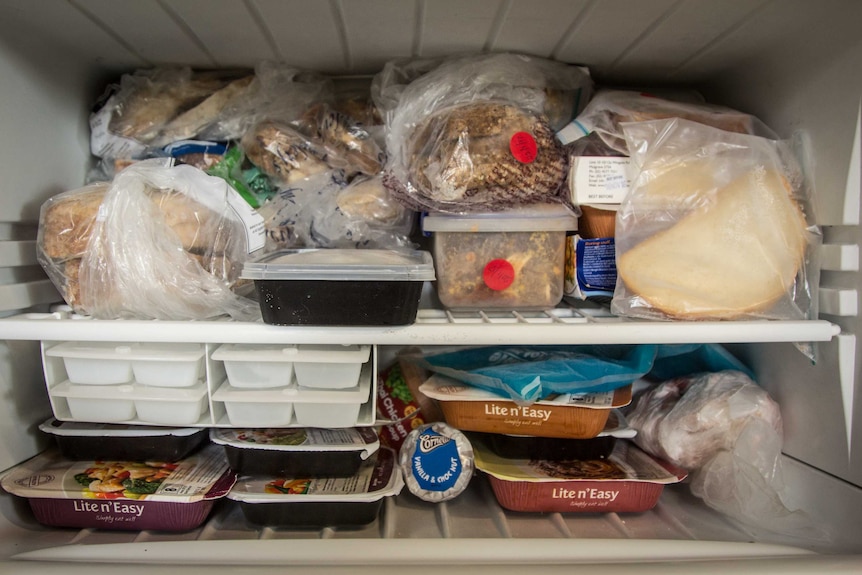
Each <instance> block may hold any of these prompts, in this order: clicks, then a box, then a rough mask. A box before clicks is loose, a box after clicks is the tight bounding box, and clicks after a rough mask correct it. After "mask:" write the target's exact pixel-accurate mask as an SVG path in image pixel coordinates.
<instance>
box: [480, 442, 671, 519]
mask: <svg viewBox="0 0 862 575" xmlns="http://www.w3.org/2000/svg"><path fill="white" fill-rule="evenodd" d="M474 452H475V460H476V468H477V469H479V470H480V471H482V472H484V473H486V474H487V475H488V477H489V480H490V483H491V489H492V490H493V491H494V496H495V497H496V499H497V502H498V503H499V504H500V505H501V506H502V507H504V508H505V509H510V510H512V511H526V512H533V513H572V512H579V513H640V512H643V511H647V510H649V509H652V508H653V507H654V506H655V504H656V503H657V502H658V499H659V496H661V493H662V491H663V490H664V486H665V485H668V484H671V483H678V482H680V481H682V480H683V479H685V477H686V472H685V471H683V470H681V469H678V468H676V467H674V466H672V465H670V464H668V463H665V462H662V461H659V460H657V459H654V458H653V457H652V456H650V455H648V454H647V453H645V452H643V451H641V450H640V449H639V448H638V447H637V446H635V445H634V444H633V443H631V442H629V441H620V442H618V443H617V445H616V447H615V448H614V451H613V453H611V455H610V456H608V457H607V458H606V459H570V460H562V461H548V460H544V459H536V458H524V459H504V458H501V457H499V456H497V455H495V454H493V453H492V452H491V451H490V450H489V449H488V448H487V447H486V446H485V445H484V443H483V442H482V441H481V440H477V441H475V442H474Z"/></svg>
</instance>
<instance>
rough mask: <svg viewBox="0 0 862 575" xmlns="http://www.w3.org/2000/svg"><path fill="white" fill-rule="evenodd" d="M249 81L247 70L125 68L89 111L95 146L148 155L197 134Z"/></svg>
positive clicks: (120, 154)
mask: <svg viewBox="0 0 862 575" xmlns="http://www.w3.org/2000/svg"><path fill="white" fill-rule="evenodd" d="M250 81H251V76H250V75H249V74H248V73H247V72H242V71H240V72H234V71H207V72H194V71H192V70H191V69H190V68H152V69H146V70H137V71H136V72H134V73H133V74H126V75H124V76H122V77H121V78H120V83H119V86H113V87H112V88H111V89H110V92H109V95H108V97H106V98H105V102H104V105H102V106H101V107H100V108H99V109H98V110H97V111H96V112H94V113H93V115H92V116H91V117H90V127H91V135H90V148H91V151H92V153H93V154H94V155H95V156H98V157H102V158H143V157H145V156H146V154H147V150H148V148H158V147H161V146H164V145H166V144H169V143H171V142H173V141H177V140H184V139H188V138H192V137H194V136H195V135H196V134H197V133H198V132H199V131H200V130H201V129H203V128H204V127H205V126H207V125H208V124H209V123H211V122H213V121H215V119H216V117H217V115H218V113H219V111H220V109H221V108H222V107H224V106H225V105H226V104H228V103H230V102H233V101H235V100H237V99H239V97H240V96H242V95H243V93H244V90H245V88H246V87H247V86H248V84H249V82H250Z"/></svg>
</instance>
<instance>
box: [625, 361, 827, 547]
mask: <svg viewBox="0 0 862 575" xmlns="http://www.w3.org/2000/svg"><path fill="white" fill-rule="evenodd" d="M627 417H628V420H629V424H630V425H631V426H632V427H633V428H635V429H637V432H638V433H637V436H636V437H635V442H636V443H637V444H638V445H639V446H640V447H641V448H643V449H644V450H645V451H647V452H648V453H651V454H652V455H654V456H656V457H659V458H662V459H664V460H666V461H668V462H670V463H672V464H674V465H679V466H681V467H683V468H686V469H688V470H689V471H690V472H691V475H690V478H691V489H692V493H694V494H695V495H696V496H697V497H700V498H702V499H703V500H704V502H705V503H706V504H707V505H709V506H710V507H712V508H713V509H717V510H718V511H721V512H723V513H726V514H727V515H729V516H731V517H734V518H735V519H737V520H740V521H742V522H744V523H747V524H749V525H755V526H758V527H763V528H767V529H770V530H772V531H775V532H783V533H788V534H792V535H797V536H804V537H815V538H819V537H822V536H823V534H822V533H820V532H819V531H818V530H817V529H816V528H815V527H814V526H812V525H811V524H810V523H809V522H808V520H807V518H806V516H805V515H804V514H803V513H801V512H799V511H792V510H790V509H788V508H787V507H786V506H785V504H784V503H783V502H782V493H783V491H784V489H785V487H784V483H783V480H782V476H781V459H780V457H781V445H782V422H781V413H780V411H779V407H778V404H777V403H775V401H773V400H772V398H771V397H769V394H768V393H767V392H766V391H764V390H763V389H762V388H761V387H759V386H758V385H757V384H756V383H755V382H754V381H753V380H752V379H751V378H749V377H748V376H747V375H745V374H744V373H742V372H739V371H732V370H729V371H720V372H715V373H702V374H697V375H693V376H689V377H683V378H677V379H672V380H669V381H665V382H663V383H661V384H659V385H657V386H655V387H653V388H651V389H649V390H648V391H646V392H644V393H643V394H641V395H640V396H639V397H638V398H637V400H636V403H635V404H634V407H633V408H632V409H631V410H630V412H629V413H628V414H627Z"/></svg>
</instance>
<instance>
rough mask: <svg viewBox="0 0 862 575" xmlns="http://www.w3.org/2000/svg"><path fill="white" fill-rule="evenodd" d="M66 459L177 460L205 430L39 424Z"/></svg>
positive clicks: (195, 445)
mask: <svg viewBox="0 0 862 575" xmlns="http://www.w3.org/2000/svg"><path fill="white" fill-rule="evenodd" d="M39 429H40V430H41V431H42V432H43V433H47V434H48V435H50V436H52V437H53V438H54V440H55V441H56V443H57V447H58V448H59V449H60V453H62V454H63V456H64V457H66V458H68V459H77V460H85V459H101V460H105V459H117V460H121V461H126V460H128V461H146V460H161V461H177V460H179V459H182V458H184V457H186V456H187V455H189V454H190V453H192V452H194V451H195V450H196V449H198V448H199V447H201V446H202V445H204V444H205V443H207V438H208V437H209V433H208V432H207V430H206V429H201V428H198V427H148V426H144V425H121V424H110V423H87V422H79V421H58V420H56V419H54V418H51V419H49V420H47V421H45V422H44V423H42V424H41V425H39Z"/></svg>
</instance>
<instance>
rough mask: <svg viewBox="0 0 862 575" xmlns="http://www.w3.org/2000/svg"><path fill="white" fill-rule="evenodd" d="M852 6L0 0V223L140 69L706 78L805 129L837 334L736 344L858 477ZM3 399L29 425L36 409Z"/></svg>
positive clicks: (28, 218) (800, 423) (34, 191)
mask: <svg viewBox="0 0 862 575" xmlns="http://www.w3.org/2000/svg"><path fill="white" fill-rule="evenodd" d="M859 22H862V2H857V1H855V0H825V1H824V0H820V1H816V0H773V1H768V0H723V1H721V2H718V1H709V0H650V1H643V0H601V1H599V0H487V1H473V2H465V1H461V0H412V1H401V0H328V1H322V0H246V1H244V2H239V1H236V0H138V1H134V2H131V1H122V2H117V1H115V0H36V1H27V0H0V169H2V174H3V176H2V179H0V182H2V183H0V185H2V187H3V190H2V192H0V214H2V216H0V220H2V226H0V229H3V230H5V229H7V228H8V229H18V227H20V224H21V223H22V222H30V223H33V222H35V221H36V220H37V218H38V209H39V206H40V205H41V203H42V202H43V201H44V200H45V199H47V198H48V197H50V196H51V195H53V194H55V193H58V192H60V191H63V190H65V189H70V188H74V187H76V186H78V185H80V184H81V183H82V182H83V179H84V175H85V173H86V170H87V168H88V163H89V162H90V157H89V153H88V127H87V114H88V111H89V108H90V106H91V105H92V104H93V102H94V100H95V99H96V97H98V95H99V94H100V91H101V90H102V88H103V87H104V85H105V83H106V82H107V81H110V80H112V79H115V78H116V77H118V74H119V73H121V72H125V71H131V70H133V69H135V68H139V67H147V66H152V65H160V64H187V65H194V66H201V67H220V66H240V65H253V64H254V63H255V62H258V61H260V60H263V59H275V60H283V61H285V62H288V63H291V64H295V65H298V66H303V67H308V68H313V69H316V70H320V71H324V72H331V73H335V74H346V75H355V74H360V75H361V74H369V73H373V72H375V71H376V70H377V69H379V68H380V66H381V65H382V64H383V62H385V61H386V60H388V59H390V58H393V57H408V56H438V55H443V54H450V53H457V52H467V51H479V50H495V51H502V50H514V51H522V52H526V53H532V54H536V55H540V56H547V57H553V58H557V59H560V60H563V61H567V62H572V63H582V64H586V65H588V66H589V67H590V69H591V70H592V72H593V75H594V76H595V77H596V79H597V80H599V81H608V82H620V83H627V84H639V85H653V84H674V85H691V86H694V87H698V88H700V89H702V90H703V92H704V93H705V94H706V95H707V96H708V97H709V98H710V99H711V100H713V101H716V102H720V103H726V104H729V105H733V106H736V107H739V108H740V109H743V110H746V111H749V112H752V113H755V114H756V115H758V116H759V117H761V118H762V119H763V120H764V121H766V122H767V123H768V124H769V125H771V126H772V127H773V128H774V129H776V130H777V131H778V132H779V133H780V134H782V135H783V136H789V135H791V133H793V132H794V131H796V130H803V131H804V132H805V133H806V134H807V136H808V137H809V138H810V141H811V143H812V148H813V150H814V153H815V163H814V166H815V169H814V176H815V181H816V189H817V194H818V205H817V209H818V218H819V221H820V223H821V224H822V225H823V226H824V235H825V238H826V241H827V244H829V245H827V246H826V248H825V250H824V272H823V274H822V281H821V287H822V288H823V289H822V293H823V296H824V297H823V305H822V309H821V314H822V317H823V318H825V319H828V320H829V321H832V322H833V323H835V324H837V325H839V326H840V327H841V329H842V335H841V336H839V337H837V338H835V339H833V340H832V341H831V342H829V343H825V344H820V358H819V361H818V362H817V364H816V365H811V364H810V362H808V361H807V360H806V359H805V357H804V356H802V355H801V354H799V353H798V352H796V351H795V350H794V349H793V347H792V346H791V345H788V344H771V345H754V346H747V347H745V348H741V349H739V350H737V351H738V352H739V353H740V354H742V355H744V356H745V358H746V359H747V360H748V361H749V362H750V363H751V364H752V365H754V366H755V367H756V369H757V372H758V375H759V379H760V381H761V383H762V384H763V385H764V386H765V387H766V388H767V389H768V390H769V391H770V392H771V393H773V394H774V395H775V396H776V397H777V398H778V399H779V401H780V403H781V405H782V411H783V414H784V417H785V422H786V444H785V445H786V448H785V450H786V452H787V453H788V454H789V455H792V456H793V457H796V458H798V459H800V460H802V461H805V462H808V463H810V464H812V465H814V466H816V467H818V468H820V469H823V470H824V471H827V472H828V473H830V474H833V475H835V476H838V477H840V478H843V479H845V480H847V481H850V482H852V483H855V484H857V485H862V457H860V456H859V453H860V449H862V448H860V445H862V419H860V409H862V408H860V400H859V396H860V395H862V390H860V389H859V385H860V384H859V381H860V377H859V370H860V362H858V361H856V360H855V358H857V357H860V351H862V350H860V346H862V341H859V340H858V339H856V337H855V335H856V334H857V332H858V331H859V330H858V327H859V320H858V314H857V310H858V308H859V304H858V297H859V290H858V286H860V275H859V272H858V268H859V265H858V246H859V245H860V244H862V238H860V230H859V226H858V222H859V217H860V212H859V188H860V176H859V154H860V152H859V139H860V135H859V110H860V95H862V75H860V74H859V73H858V70H859V69H860V65H862V44H860V35H859V33H858V23H859ZM4 226H5V227H4ZM28 229H32V228H28ZM9 233H10V234H11V232H9ZM0 239H2V240H8V239H11V237H8V234H7V237H0ZM16 239H17V238H16ZM12 281H14V280H12ZM42 299H44V298H37V297H35V296H34V297H33V300H32V302H31V303H34V304H38V303H41V301H42ZM29 351H30V352H31V353H14V354H13V353H8V354H6V358H4V359H6V361H12V362H14V364H15V368H14V369H7V370H5V371H4V372H2V379H0V385H2V386H3V388H4V389H5V390H12V389H16V388H17V387H18V386H21V385H28V384H29V383H26V382H25V381H29V380H33V383H37V380H38V378H39V377H40V376H39V372H38V364H37V360H38V356H37V355H36V353H35V352H32V350H29ZM12 355H14V359H13V360H9V359H8V358H9V357H11V356H12ZM11 374H14V375H11ZM6 393H9V392H8V391H7V392H6ZM28 401H29V400H28ZM33 401H37V400H35V399H34V400H33ZM37 403H38V401H37ZM27 405H30V404H27ZM7 409H9V408H7ZM13 411H14V413H13V421H14V417H17V418H22V419H23V420H24V421H25V423H27V425H30V426H32V425H31V424H32V423H34V422H35V421H36V420H37V419H38V417H40V416H41V415H42V413H41V411H40V409H39V408H38V406H37V407H34V408H32V409H31V408H30V407H28V409H27V410H26V413H23V414H22V413H21V410H20V409H17V408H15V409H14V410H13ZM37 414H38V416H37ZM854 420H855V421H856V422H857V424H856V425H855V426H854V425H853V421H854ZM24 427H25V428H26V427H27V426H26V425H25V426H24ZM9 433H15V432H12V431H10V432H9ZM17 433H22V432H17ZM23 433H24V435H23V437H22V444H21V445H23V446H27V445H30V444H31V443H32V442H33V441H34V439H33V438H32V433H31V432H23ZM7 437H11V436H7ZM6 443H9V442H8V441H7V442H6ZM22 449H25V450H26V448H25V447H22ZM18 455H20V454H17V453H13V454H10V457H11V458H12V460H14V459H15V458H16V457H17V456H18Z"/></svg>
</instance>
